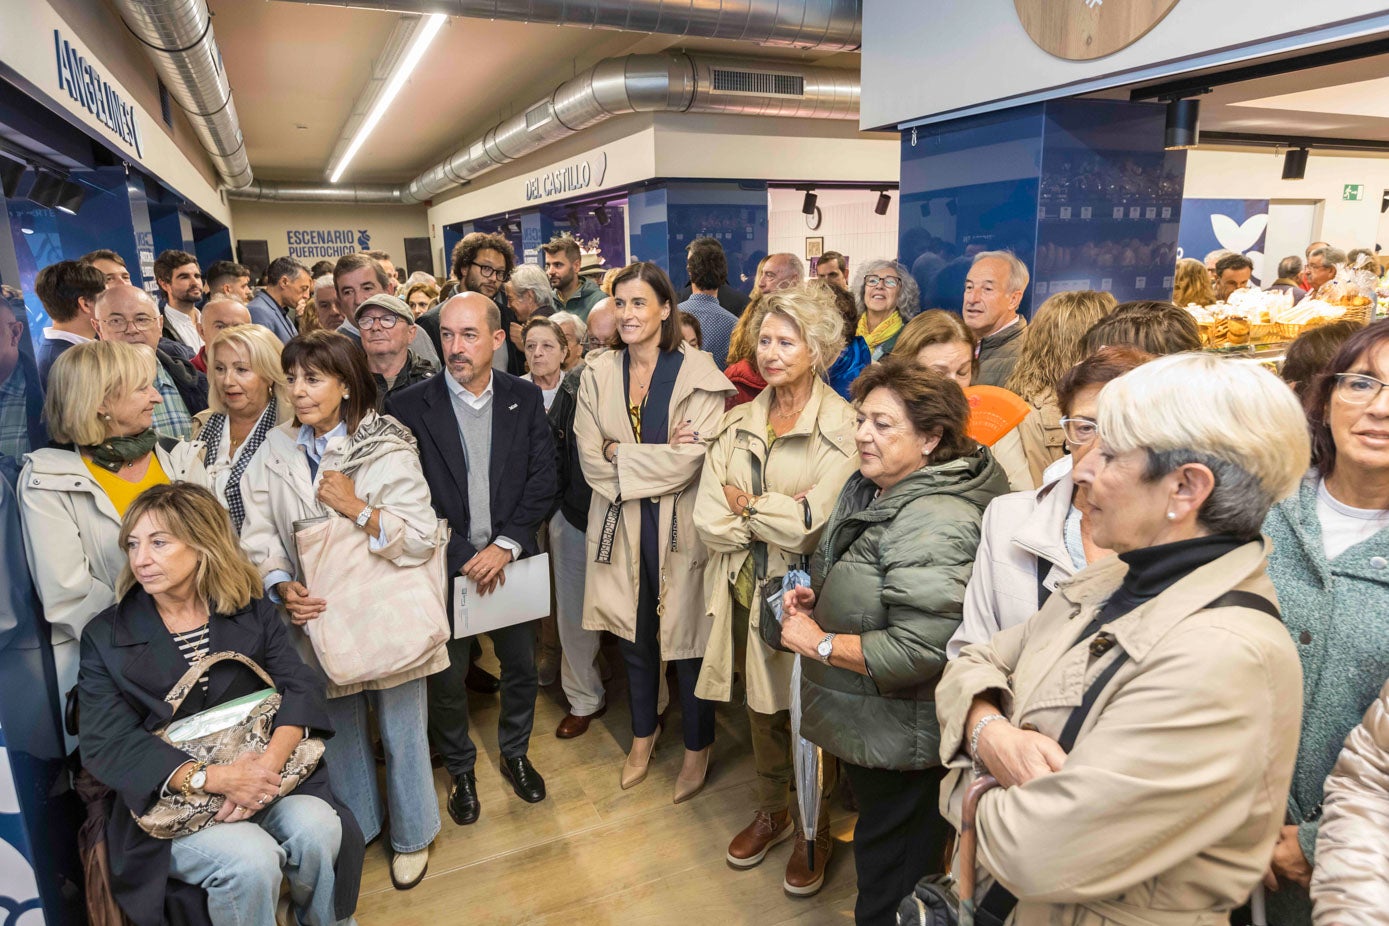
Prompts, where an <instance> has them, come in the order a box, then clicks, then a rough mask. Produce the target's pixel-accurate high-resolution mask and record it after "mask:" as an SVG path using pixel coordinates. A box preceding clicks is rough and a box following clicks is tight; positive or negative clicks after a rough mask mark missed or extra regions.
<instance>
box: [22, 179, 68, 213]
mask: <svg viewBox="0 0 1389 926" xmlns="http://www.w3.org/2000/svg"><path fill="white" fill-rule="evenodd" d="M63 183H64V181H63V178H61V177H59V176H58V175H57V174H52V173H49V172H48V171H46V170H40V171H38V172H37V173H36V174H35V175H34V183H33V185H32V186H30V187H29V192H28V194H27V195H26V197H25V198H26V199H28V200H29V201H30V202H31V203H34V204H36V205H39V206H43V207H44V208H45V209H52V208H53V207H54V206H56V205H58V197H59V196H61V195H62V192H63Z"/></svg>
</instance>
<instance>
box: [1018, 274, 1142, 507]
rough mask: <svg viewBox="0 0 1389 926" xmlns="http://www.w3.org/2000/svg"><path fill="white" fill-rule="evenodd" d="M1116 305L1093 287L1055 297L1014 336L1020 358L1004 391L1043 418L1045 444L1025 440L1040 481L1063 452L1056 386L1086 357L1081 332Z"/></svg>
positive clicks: (1085, 330)
mask: <svg viewBox="0 0 1389 926" xmlns="http://www.w3.org/2000/svg"><path fill="white" fill-rule="evenodd" d="M1118 304H1119V302H1118V300H1117V299H1115V298H1114V296H1113V295H1111V294H1110V293H1105V292H1097V291H1096V290H1093V289H1081V290H1073V291H1071V292H1065V293H1055V294H1053V295H1052V296H1051V297H1050V298H1048V299H1047V301H1046V302H1043V303H1042V304H1041V305H1040V306H1038V307H1037V311H1036V312H1034V313H1033V315H1032V320H1031V321H1030V322H1028V323H1027V328H1026V329H1025V330H1024V331H1023V333H1022V334H1021V335H1020V336H1019V338H1018V344H1019V347H1018V357H1017V362H1016V363H1014V364H1013V372H1012V373H1010V374H1009V375H1008V380H1007V382H1005V383H1004V386H1003V387H1004V388H1005V389H1007V390H1008V391H1009V392H1012V393H1014V394H1016V395H1019V396H1021V397H1022V398H1023V399H1024V400H1025V401H1026V402H1027V404H1028V405H1031V406H1032V408H1033V410H1034V412H1035V413H1036V414H1037V416H1038V417H1039V418H1040V419H1041V420H1040V424H1041V429H1042V437H1043V440H1042V441H1041V442H1035V441H1031V442H1028V443H1027V444H1026V445H1025V447H1024V449H1025V450H1026V451H1027V452H1028V460H1027V463H1028V468H1029V469H1031V470H1032V472H1033V474H1034V476H1035V478H1036V479H1037V481H1038V482H1040V480H1041V475H1042V472H1043V471H1044V470H1046V468H1047V467H1048V466H1050V465H1051V464H1053V463H1055V462H1056V461H1057V460H1059V459H1061V455H1062V454H1063V453H1064V452H1065V446H1066V435H1065V433H1064V432H1063V431H1062V430H1061V408H1060V406H1059V405H1058V404H1057V400H1056V384H1057V383H1058V382H1060V381H1061V377H1063V376H1065V375H1066V371H1068V370H1070V369H1071V368H1072V367H1073V366H1075V365H1076V364H1077V363H1079V362H1080V361H1081V359H1083V358H1084V357H1085V353H1084V351H1083V350H1082V348H1081V341H1082V340H1083V339H1084V337H1085V332H1087V331H1089V330H1090V327H1091V326H1092V325H1094V324H1095V323H1096V322H1097V321H1099V320H1100V319H1102V318H1104V317H1105V316H1106V315H1108V314H1109V313H1110V312H1112V311H1114V307H1115V306H1116V305H1118Z"/></svg>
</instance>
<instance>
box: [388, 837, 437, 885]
mask: <svg viewBox="0 0 1389 926" xmlns="http://www.w3.org/2000/svg"><path fill="white" fill-rule="evenodd" d="M428 869H429V847H428V846H425V847H424V848H423V849H420V850H419V851H418V852H397V853H396V854H395V856H394V857H393V858H392V859H391V883H392V884H394V885H395V889H396V890H398V891H408V890H410V888H412V887H414V886H415V885H416V884H419V883H420V881H421V880H422V879H423V878H424V873H425V871H427V870H428Z"/></svg>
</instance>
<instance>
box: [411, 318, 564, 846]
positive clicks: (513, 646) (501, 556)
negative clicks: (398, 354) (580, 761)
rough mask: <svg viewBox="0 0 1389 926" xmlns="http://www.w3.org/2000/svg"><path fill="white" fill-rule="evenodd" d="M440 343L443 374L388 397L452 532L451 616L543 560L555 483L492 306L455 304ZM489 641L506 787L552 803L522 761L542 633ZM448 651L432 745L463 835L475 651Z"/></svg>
mask: <svg viewBox="0 0 1389 926" xmlns="http://www.w3.org/2000/svg"><path fill="white" fill-rule="evenodd" d="M439 334H440V343H441V345H442V346H443V349H444V351H443V357H444V372H442V373H440V374H439V375H436V376H434V377H432V378H431V379H427V380H425V381H424V382H422V383H417V384H415V385H414V386H411V387H409V388H408V389H403V390H401V391H400V392H397V393H395V394H394V395H392V396H390V397H389V398H388V399H387V402H386V412H387V413H388V414H390V415H394V416H395V417H396V418H397V419H399V420H400V421H401V422H402V423H404V424H405V426H406V427H408V428H409V429H410V430H411V431H413V432H414V434H415V438H416V440H417V441H418V442H419V449H420V464H421V466H422V467H423V469H424V478H425V481H426V482H427V483H428V484H429V490H430V494H431V496H432V497H433V501H434V510H435V511H436V512H438V514H439V517H441V518H445V519H447V520H448V522H449V526H450V527H451V528H452V530H453V536H452V537H451V538H450V539H449V547H448V572H449V577H450V580H449V607H450V610H452V607H453V583H454V582H456V581H458V579H459V577H460V576H467V577H468V578H470V579H472V580H473V581H475V582H476V583H477V587H478V594H480V595H486V594H490V593H491V592H492V591H493V590H494V589H496V588H497V587H498V585H500V584H502V583H504V582H505V581H506V567H507V566H508V565H509V564H510V563H512V562H513V561H515V560H516V559H518V558H521V557H525V556H534V555H535V554H536V553H538V552H539V547H538V545H537V542H536V537H537V531H538V530H539V529H540V527H541V525H542V524H544V522H545V519H546V518H548V517H549V516H550V514H551V513H552V512H553V511H554V510H555V503H556V501H557V499H558V496H559V483H558V479H557V477H556V470H557V463H556V455H555V444H554V437H553V436H552V434H551V431H550V426H549V424H548V422H547V420H546V417H545V401H544V398H543V397H542V396H541V393H540V389H539V388H538V387H537V386H535V385H534V384H533V383H529V382H527V381H525V380H523V379H520V378H519V377H516V376H512V375H511V374H509V373H506V372H504V371H501V370H493V369H492V355H493V354H494V353H495V352H496V351H498V350H501V349H502V348H503V345H504V344H505V343H506V341H507V332H506V329H505V328H504V327H503V326H502V320H501V312H500V311H499V310H498V308H497V305H496V303H494V302H493V301H492V300H491V299H489V298H487V297H486V296H484V295H482V294H481V293H471V292H470V293H462V294H460V295H458V296H454V297H453V298H452V299H450V300H449V301H448V302H446V303H445V304H444V305H443V307H442V309H441V311H440V313H439ZM451 616H452V615H451ZM488 636H490V637H491V638H492V645H493V648H494V649H495V650H496V652H497V659H498V660H499V661H500V662H501V667H502V690H501V715H500V717H499V718H498V722H497V740H498V745H499V746H500V747H501V753H502V766H501V772H502V777H503V778H505V779H506V780H507V781H508V782H510V784H511V786H512V788H513V789H514V790H515V791H516V794H517V795H518V796H519V797H521V798H522V799H523V800H526V801H529V802H531V803H535V802H537V801H541V800H544V798H545V782H544V780H543V779H542V778H541V777H540V774H539V773H538V772H536V770H535V767H534V766H532V765H531V764H530V760H529V759H527V757H526V752H527V750H528V749H529V746H530V734H531V727H532V725H533V723H534V720H535V698H536V695H537V693H538V691H539V682H538V676H537V674H536V668H535V628H534V626H533V622H525V623H521V624H516V625H513V626H511V627H503V628H501V629H499V630H495V631H492V632H491V633H489V634H488ZM448 645H449V655H450V657H451V659H452V665H450V666H449V668H448V669H446V670H444V671H443V672H440V673H438V674H436V675H433V676H430V679H429V734H430V738H431V740H433V742H434V745H435V747H436V748H437V749H438V750H439V753H440V754H441V755H442V756H443V758H444V763H445V765H446V766H447V768H448V770H449V775H450V776H451V777H452V779H453V784H452V787H451V788H450V789H449V802H448V808H449V815H450V816H452V817H453V820H454V822H455V823H458V824H459V825H467V824H470V823H473V822H475V821H476V820H477V818H478V815H479V814H480V813H481V810H482V805H481V803H480V802H479V801H478V797H477V780H476V777H475V775H474V771H473V769H474V765H475V763H476V761H477V747H475V746H474V745H473V742H472V740H471V738H470V737H469V736H468V694H467V691H466V690H465V688H464V684H463V680H464V676H465V675H466V674H467V668H468V659H469V652H470V649H471V646H472V640H471V638H464V639H461V640H450V641H449V644H448Z"/></svg>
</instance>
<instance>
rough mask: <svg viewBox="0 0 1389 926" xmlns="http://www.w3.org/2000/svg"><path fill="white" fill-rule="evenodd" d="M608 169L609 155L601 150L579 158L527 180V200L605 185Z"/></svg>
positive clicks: (546, 197) (562, 194) (563, 194)
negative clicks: (604, 178)
mask: <svg viewBox="0 0 1389 926" xmlns="http://www.w3.org/2000/svg"><path fill="white" fill-rule="evenodd" d="M607 171H608V155H607V153H606V152H603V151H600V152H598V153H597V154H595V155H593V156H592V157H587V158H579V159H577V160H574V161H571V162H570V163H568V164H563V165H561V166H559V167H556V168H555V169H554V170H550V171H546V172H545V173H543V174H536V175H535V176H534V177H529V178H527V180H526V202H528V203H530V202H535V201H536V200H537V199H549V198H551V197H553V196H565V195H567V194H569V193H578V192H580V191H582V190H588V189H592V188H594V187H599V186H602V185H603V175H604V174H606V173H607Z"/></svg>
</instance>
